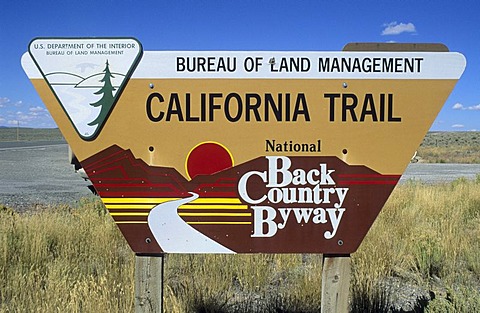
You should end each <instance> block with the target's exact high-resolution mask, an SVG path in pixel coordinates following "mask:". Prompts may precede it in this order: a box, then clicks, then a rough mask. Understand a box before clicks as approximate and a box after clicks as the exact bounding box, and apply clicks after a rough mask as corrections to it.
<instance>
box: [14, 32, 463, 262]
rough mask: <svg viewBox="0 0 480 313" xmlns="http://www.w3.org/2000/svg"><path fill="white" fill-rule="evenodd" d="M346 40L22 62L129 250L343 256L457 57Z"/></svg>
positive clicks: (69, 44)
mask: <svg viewBox="0 0 480 313" xmlns="http://www.w3.org/2000/svg"><path fill="white" fill-rule="evenodd" d="M352 47H353V48H354V49H355V50H360V51H337V52H312V51H299V52H294V51H288V52H287V51H143V50H142V46H141V44H140V43H139V42H138V41H137V40H135V39H132V38H86V39H84V38H38V39H35V40H33V41H32V42H31V43H30V46H29V51H28V52H27V53H25V54H24V56H23V58H22V65H23V68H24V69H25V71H26V73H27V75H28V77H29V78H30V80H31V81H32V83H33V85H34V86H35V88H36V89H37V91H38V93H39V94H40V96H41V98H42V99H43V101H44V103H45V105H46V106H47V108H48V109H49V111H50V113H51V114H52V116H53V118H54V119H55V121H56V123H57V125H58V126H59V128H60V130H61V131H62V133H63V135H64V136H65V138H66V139H67V141H68V143H69V144H70V146H71V147H72V149H73V151H74V152H75V155H76V156H77V158H78V160H79V161H80V162H81V164H82V166H83V168H84V169H85V171H86V173H87V174H88V177H89V178H90V180H91V181H92V183H93V185H94V186H95V189H96V190H97V192H98V194H99V195H100V196H101V198H102V201H103V203H104V204H105V206H106V207H107V208H108V210H109V212H110V214H111V216H112V217H113V219H114V221H115V222H116V224H117V225H118V227H119V228H120V230H121V231H122V233H123V234H124V236H125V238H126V239H127V241H128V243H129V244H130V246H131V247H132V249H133V250H134V251H135V252H136V253H145V254H155V253H162V252H167V253H257V252H262V253H264V252H266V253H295V252H301V253H308V252H311V253H330V254H331V253H338V254H348V253H352V252H354V251H355V250H356V249H357V248H358V246H359V245H360V243H361V241H362V239H363V237H364V236H365V235H366V233H367V232H368V229H369V228H370V226H371V225H372V223H373V221H374V220H375V218H376V216H377V215H378V213H379V212H380V210H381V208H382V207H383V205H384V203H385V201H386V200H387V198H388V196H389V195H390V193H391V192H392V190H393V189H394V187H395V185H396V184H397V182H398V180H399V178H400V176H401V174H402V173H403V171H404V169H405V168H406V166H407V164H408V163H409V161H410V158H411V156H412V155H413V153H414V151H415V150H416V149H417V147H418V146H419V144H420V142H421V141H422V139H423V137H424V136H425V134H426V132H427V131H428V129H429V127H430V126H431V124H432V122H433V121H434V119H435V117H436V115H437V114H438V112H439V110H440V109H441V107H442V106H443V104H444V102H445V101H446V99H447V97H448V95H449V94H450V92H451V91H452V89H453V88H454V86H455V84H456V82H457V80H458V79H459V78H460V76H461V74H462V73H463V70H464V68H465V64H466V62H465V58H464V57H463V56H462V55H461V54H459V53H455V52H448V51H438V50H446V49H443V48H444V46H441V47H443V48H442V49H438V46H430V45H424V44H422V45H420V47H421V49H417V50H415V49H413V51H399V50H405V49H398V47H399V46H398V45H395V49H394V50H396V51H365V48H363V49H362V47H365V46H362V45H353V46H350V48H352ZM367 47H368V49H369V46H367ZM379 47H381V49H389V47H391V45H387V44H381V45H380V46H379ZM430 49H434V50H437V51H428V50H430ZM419 50H421V51H419Z"/></svg>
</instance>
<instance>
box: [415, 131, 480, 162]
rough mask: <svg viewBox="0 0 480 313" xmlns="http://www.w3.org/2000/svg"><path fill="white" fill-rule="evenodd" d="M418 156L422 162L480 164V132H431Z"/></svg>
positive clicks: (424, 140) (421, 146) (420, 148)
mask: <svg viewBox="0 0 480 313" xmlns="http://www.w3.org/2000/svg"><path fill="white" fill-rule="evenodd" d="M417 155H418V157H419V160H420V162H428V163H469V164H471V163H480V132H429V133H428V134H427V135H426V136H425V138H424V139H423V142H422V144H421V145H420V147H419V148H418V154H417Z"/></svg>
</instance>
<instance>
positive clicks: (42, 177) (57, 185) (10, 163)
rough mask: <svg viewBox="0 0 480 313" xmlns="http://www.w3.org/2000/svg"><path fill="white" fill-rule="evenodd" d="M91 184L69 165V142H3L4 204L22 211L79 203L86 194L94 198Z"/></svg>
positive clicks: (0, 191)
mask: <svg viewBox="0 0 480 313" xmlns="http://www.w3.org/2000/svg"><path fill="white" fill-rule="evenodd" d="M87 186H88V182H86V181H84V180H83V179H82V178H81V177H80V176H79V175H78V174H77V173H75V171H74V169H73V166H72V165H70V164H69V162H68V145H67V144H65V143H58V142H50V143H47V144H46V143H41V144H35V145H33V146H28V145H22V146H21V147H18V146H17V147H15V146H14V147H12V146H8V147H6V146H5V144H4V143H2V144H0V205H4V206H7V207H10V208H13V209H15V210H18V211H24V210H28V209H34V208H36V207H39V206H40V207H41V206H48V205H52V204H69V205H75V204H76V203H78V201H79V200H80V199H81V198H83V197H92V194H91V192H90V191H89V190H88V188H87Z"/></svg>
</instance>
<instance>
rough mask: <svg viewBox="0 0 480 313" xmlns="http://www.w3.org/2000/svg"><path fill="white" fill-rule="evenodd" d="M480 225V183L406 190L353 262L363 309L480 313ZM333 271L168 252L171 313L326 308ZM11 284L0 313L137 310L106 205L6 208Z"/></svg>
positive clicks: (5, 270)
mask: <svg viewBox="0 0 480 313" xmlns="http://www.w3.org/2000/svg"><path fill="white" fill-rule="evenodd" d="M1 208H2V206H0V209H1ZM479 224H480V177H477V179H476V180H473V181H470V180H465V179H459V180H457V181H454V182H452V183H449V184H441V185H423V184H421V183H418V182H410V183H406V184H403V185H399V186H397V188H396V189H395V191H394V193H393V194H392V196H391V197H390V199H389V201H388V202H387V204H386V206H385V208H384V209H383V211H382V212H381V213H380V216H379V217H378V219H377V220H376V222H375V223H374V225H373V227H372V229H371V230H370V232H369V233H368V235H367V236H366V238H365V240H364V242H363V243H362V245H361V247H360V249H359V250H358V251H357V252H356V253H354V254H353V255H352V278H351V293H350V294H351V299H350V306H351V312H405V311H406V312H408V311H409V310H410V311H412V312H413V310H417V311H416V312H480V240H479V239H480V227H479ZM321 267H322V256H321V255H265V254H259V255H168V256H167V257H166V268H165V276H166V279H165V283H166V285H165V306H166V308H165V312H169V313H175V312H179V313H180V312H181V313H183V312H198V313H200V312H224V313H233V312H234V313H240V312H244V313H247V312H267V313H268V312H284V313H287V312H290V313H294V312H298V313H299V312H303V313H309V312H320V309H319V308H320V295H321V290H320V286H321ZM0 277H1V280H0V312H132V311H133V305H134V290H133V287H134V286H133V285H134V280H133V278H134V255H133V253H132V252H131V251H130V249H129V248H128V246H127V245H126V243H125V241H124V239H123V238H122V236H121V234H120V232H119V231H118V229H117V227H116V226H115V225H114V223H113V221H112V219H111V218H110V216H109V215H108V214H107V213H106V211H105V209H104V207H103V205H102V204H101V203H100V202H91V201H89V202H87V201H85V202H82V203H81V205H80V206H79V207H78V208H71V207H66V206H65V207H48V208H44V209H42V210H37V211H35V212H30V213H22V214H18V213H15V212H14V211H12V210H10V209H8V208H5V207H3V209H1V212H0ZM412 295H413V297H412ZM402 310H403V311H402Z"/></svg>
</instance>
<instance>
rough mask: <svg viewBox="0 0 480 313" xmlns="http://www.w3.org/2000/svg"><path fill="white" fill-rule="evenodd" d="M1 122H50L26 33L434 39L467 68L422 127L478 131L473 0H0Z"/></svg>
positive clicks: (229, 45) (337, 45)
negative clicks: (30, 68) (31, 71)
mask: <svg viewBox="0 0 480 313" xmlns="http://www.w3.org/2000/svg"><path fill="white" fill-rule="evenodd" d="M0 12H1V13H2V19H1V22H0V126H16V125H17V121H18V123H19V124H20V126H23V127H56V125H55V122H54V121H53V119H52V118H51V117H50V115H49V114H48V111H47V110H46V109H45V106H44V105H43V103H42V101H41V99H40V98H39V97H38V95H37V93H36V91H35V90H34V88H33V86H32V85H31V83H30V82H29V80H28V79H27V76H26V75H25V73H24V71H23V69H22V67H21V64H20V58H21V55H22V54H23V53H24V52H26V51H27V46H28V44H29V42H30V41H31V40H32V39H33V38H35V37H91V36H97V37H115V36H118V37H127V36H128V37H135V38H137V39H138V40H139V41H140V42H141V43H142V44H143V48H144V50H297V51H301V50H310V51H339V50H341V49H342V48H343V46H344V45H345V44H347V43H349V42H390V41H392V42H417V43H419V42H426V43H433V42H439V43H443V44H445V45H447V47H448V48H449V49H450V51H456V52H460V53H462V54H463V55H465V57H466V59H467V68H466V70H465V72H464V74H463V76H462V78H461V79H460V81H459V82H458V83H457V86H456V87H455V89H454V90H453V92H452V94H451V95H450V97H449V98H448V99H447V101H446V103H445V105H444V107H443V109H442V111H441V112H440V114H439V116H438V117H437V119H436V120H435V122H434V124H433V125H432V128H431V130H446V131H470V130H477V131H480V17H479V12H480V3H479V2H477V1H400V0H397V1H333V0H329V1H262V0H252V1H228V0H224V1H201V0H199V1H150V0H136V1H134V0H132V1H127V0H122V1H113V0H107V1H100V0H96V1H91V0H83V1H70V0H63V1H56V0H55V1H24V0H17V1H2V3H1V4H0Z"/></svg>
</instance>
